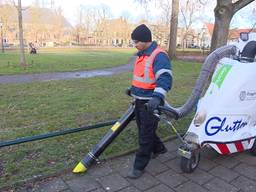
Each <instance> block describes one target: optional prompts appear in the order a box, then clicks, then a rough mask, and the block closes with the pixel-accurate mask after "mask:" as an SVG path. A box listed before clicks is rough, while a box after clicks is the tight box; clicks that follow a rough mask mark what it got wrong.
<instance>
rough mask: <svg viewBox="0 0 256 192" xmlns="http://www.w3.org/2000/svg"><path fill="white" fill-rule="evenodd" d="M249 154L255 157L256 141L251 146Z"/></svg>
mask: <svg viewBox="0 0 256 192" xmlns="http://www.w3.org/2000/svg"><path fill="white" fill-rule="evenodd" d="M250 152H251V154H252V155H253V156H256V140H255V141H254V143H253V146H252V148H251V149H250Z"/></svg>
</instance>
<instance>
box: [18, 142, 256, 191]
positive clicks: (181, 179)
mask: <svg viewBox="0 0 256 192" xmlns="http://www.w3.org/2000/svg"><path fill="white" fill-rule="evenodd" d="M166 146H167V148H168V153H166V154H163V155H161V156H159V157H157V158H156V159H154V160H151V162H150V164H149V166H148V167H147V168H146V172H145V174H144V175H143V176H142V177H141V178H139V179H137V180H131V179H128V178H127V177H126V174H127V172H128V170H129V169H130V167H131V165H132V161H133V154H130V155H126V156H122V157H119V158H115V159H112V160H107V161H105V162H104V163H101V164H99V165H96V166H93V167H92V168H91V169H89V171H88V172H87V173H86V174H82V175H73V174H72V173H68V174H64V175H62V176H59V177H53V178H51V179H50V180H48V181H40V182H37V183H36V184H34V186H33V187H32V186H27V187H26V188H23V189H19V190H18V191H22V192H29V191H45V192H56V191H62V192H174V191H176V192H205V191H212V192H255V191H256V161H255V158H256V157H253V156H251V155H250V153H248V152H244V153H239V154H232V155H230V156H222V155H219V154H217V152H215V151H213V150H212V149H208V148H206V149H203V151H202V153H201V161H200V164H199V167H198V168H197V169H196V171H195V172H194V173H192V174H185V173H182V172H181V170H180V167H179V157H177V155H176V151H177V146H178V142H177V140H174V141H170V142H167V143H166Z"/></svg>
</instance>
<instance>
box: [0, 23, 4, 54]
mask: <svg viewBox="0 0 256 192" xmlns="http://www.w3.org/2000/svg"><path fill="white" fill-rule="evenodd" d="M0 28H1V44H2V53H4V39H3V22H2V21H0Z"/></svg>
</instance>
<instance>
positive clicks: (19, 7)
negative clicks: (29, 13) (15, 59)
mask: <svg viewBox="0 0 256 192" xmlns="http://www.w3.org/2000/svg"><path fill="white" fill-rule="evenodd" d="M13 4H14V6H15V7H16V9H17V11H18V22H19V40H20V65H21V66H23V67H26V66H27V63H26V58H25V51H24V39H23V26H22V23H23V21H22V11H23V9H22V5H21V0H18V5H16V3H15V1H13Z"/></svg>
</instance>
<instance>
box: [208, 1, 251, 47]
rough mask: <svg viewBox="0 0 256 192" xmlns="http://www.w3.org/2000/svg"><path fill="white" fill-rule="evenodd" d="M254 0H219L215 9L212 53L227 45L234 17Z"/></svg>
mask: <svg viewBox="0 0 256 192" xmlns="http://www.w3.org/2000/svg"><path fill="white" fill-rule="evenodd" d="M253 1H254V0H217V5H216V7H215V9H214V15H215V24H214V29H213V34H212V39H211V51H213V50H215V49H216V48H218V47H221V46H223V45H225V44H226V43H227V39H228V32H229V26H230V22H231V19H232V17H233V15H234V14H235V13H236V12H237V11H238V10H240V9H241V8H243V7H245V6H246V5H248V4H249V3H251V2H253Z"/></svg>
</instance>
